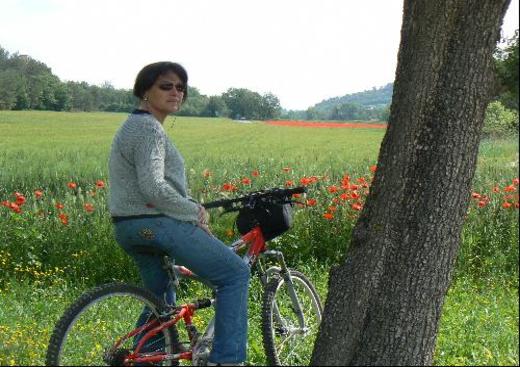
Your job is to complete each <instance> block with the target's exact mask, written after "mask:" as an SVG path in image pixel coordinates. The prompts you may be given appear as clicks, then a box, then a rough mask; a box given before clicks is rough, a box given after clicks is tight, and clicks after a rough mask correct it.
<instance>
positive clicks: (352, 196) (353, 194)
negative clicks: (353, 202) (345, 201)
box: [350, 191, 360, 199]
mask: <svg viewBox="0 0 520 367" xmlns="http://www.w3.org/2000/svg"><path fill="white" fill-rule="evenodd" d="M359 196H360V195H359V194H358V192H357V191H352V193H351V194H350V197H351V198H352V199H359Z"/></svg>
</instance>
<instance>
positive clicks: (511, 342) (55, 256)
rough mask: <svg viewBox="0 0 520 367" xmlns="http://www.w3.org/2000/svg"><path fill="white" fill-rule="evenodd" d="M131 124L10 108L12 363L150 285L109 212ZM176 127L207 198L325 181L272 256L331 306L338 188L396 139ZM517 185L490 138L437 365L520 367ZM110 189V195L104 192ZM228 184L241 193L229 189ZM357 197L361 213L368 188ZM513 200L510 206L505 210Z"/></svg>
mask: <svg viewBox="0 0 520 367" xmlns="http://www.w3.org/2000/svg"><path fill="white" fill-rule="evenodd" d="M125 117H126V115H125V114H118V113H65V112H36V111H33V112H14V111H13V112H11V111H0V167H1V168H0V201H6V200H9V201H15V200H16V197H15V195H14V194H13V193H14V192H18V193H20V194H22V195H23V196H24V198H25V199H26V200H25V203H23V205H22V206H21V209H22V213H20V214H18V213H14V212H13V211H12V210H10V209H9V208H7V207H4V206H0V304H1V305H2V307H0V364H2V365H3V364H42V363H43V355H44V352H45V347H46V342H47V339H48V337H49V335H50V332H51V330H52V325H53V323H54V322H55V321H56V319H57V318H58V317H59V315H60V312H62V311H63V309H64V307H66V305H67V303H68V302H70V301H71V300H72V299H73V298H74V297H75V296H77V295H78V294H79V293H81V291H83V290H84V289H86V288H88V287H90V286H92V285H94V284H100V283H103V282H106V281H110V280H114V279H115V280H124V281H129V282H134V283H135V282H138V281H139V278H138V275H137V272H136V269H135V267H134V266H133V264H132V263H131V261H130V260H129V259H128V257H127V256H126V255H125V254H124V253H123V252H122V251H121V250H120V249H119V248H118V246H117V244H115V242H114V239H113V234H112V229H111V225H110V222H109V216H108V214H107V211H106V190H107V189H108V188H109V182H108V180H107V159H108V152H109V148H110V143H111V139H112V136H113V134H114V132H115V131H116V129H117V128H118V126H119V125H120V124H121V122H122V121H123V120H124V119H125ZM165 127H166V130H167V132H168V134H169V135H170V136H171V138H172V140H173V141H174V143H175V144H176V145H177V147H178V148H179V150H180V151H181V152H182V154H183V155H184V158H185V160H186V167H187V176H188V180H189V184H190V188H191V195H192V196H193V197H195V198H197V199H199V200H201V201H209V200H213V199H217V198H221V197H224V196H234V195H237V194H238V193H240V192H245V191H249V190H256V189H262V188H267V187H274V186H284V185H286V184H288V181H292V183H293V184H294V185H299V184H300V180H301V179H302V178H312V177H314V181H313V182H314V183H312V184H310V185H309V192H308V194H307V199H316V205H314V206H311V207H308V208H305V209H299V210H297V212H296V215H295V224H294V227H293V229H292V230H291V231H290V232H288V233H287V234H285V235H284V236H281V237H280V239H279V240H278V241H275V243H273V246H274V247H279V248H283V250H284V253H286V254H287V257H288V259H289V261H290V263H291V265H294V266H296V267H298V268H300V269H302V270H303V271H304V272H305V273H307V274H311V275H312V278H313V280H314V281H316V283H317V284H318V288H319V291H320V293H321V294H322V296H323V297H325V295H326V284H327V271H328V269H329V267H330V266H331V265H332V264H334V263H337V262H338V261H340V260H341V256H342V254H343V253H344V252H345V248H346V246H347V243H348V240H349V238H350V231H351V229H352V226H353V225H354V224H355V219H356V217H357V215H358V211H356V210H354V209H352V203H353V202H354V201H352V200H350V199H349V200H342V199H339V197H338V195H339V194H340V192H335V191H334V190H332V189H331V187H333V186H335V187H336V188H337V187H339V186H340V185H341V182H342V179H343V178H344V176H345V175H349V176H350V179H351V181H352V182H354V183H357V184H359V185H360V186H361V183H362V182H370V177H371V175H372V172H371V171H370V166H372V165H374V164H376V162H377V155H378V150H379V145H380V143H381V140H382V138H383V135H384V130H376V129H333V128H330V129H329V128H320V129H312V128H293V127H278V126H266V125H263V124H262V123H260V122H255V123H251V124H243V123H237V122H233V121H231V120H228V119H203V118H185V117H182V118H181V117H178V118H168V119H167V120H166V122H165ZM517 177H518V141H517V139H516V138H511V139H506V140H500V141H493V140H489V141H483V142H482V144H481V147H480V155H479V160H478V166H477V173H476V176H475V179H474V185H473V191H474V193H475V194H478V195H480V198H478V197H475V198H474V199H472V203H471V205H470V210H469V212H468V218H467V221H466V225H465V227H464V232H463V242H462V246H461V252H460V256H459V259H458V262H457V268H456V275H455V282H454V285H453V287H452V289H451V290H450V292H449V294H448V297H447V299H446V304H445V308H444V314H443V318H442V323H441V330H440V333H439V337H438V348H437V352H436V360H435V361H436V364H439V365H443V364H457V365H473V364H478V365H486V364H500V365H507V364H518V209H517V208H515V203H518V186H517V185H516V186H515V185H514V184H513V183H512V182H513V179H514V178H517ZM244 178H247V179H249V180H250V183H244V182H247V181H242V179H244ZM98 180H102V181H103V182H104V183H105V184H106V186H105V187H104V188H99V187H97V186H96V182H97V181H98ZM69 182H74V183H75V184H76V185H77V187H76V188H75V189H71V188H69V187H68V186H67V184H68V183H69ZM226 183H227V184H232V185H234V186H236V187H237V190H238V191H237V192H226V191H223V190H222V187H223V185H224V184H226ZM495 187H496V188H497V189H495V191H497V192H494V191H493V189H494V188H495ZM508 187H509V190H506V188H508ZM513 188H514V191H513V190H512V189H513ZM35 190H40V191H41V192H42V197H41V198H39V199H37V198H35V197H34V191H35ZM358 191H359V194H360V198H359V199H358V200H357V201H359V202H360V203H361V204H362V202H363V200H364V197H365V196H364V191H363V189H362V188H360V189H359V190H358ZM481 201H482V202H485V205H482V206H483V207H482V208H480V207H479V202H481ZM505 202H507V203H510V204H511V206H510V207H509V208H504V207H503V205H504V203H505ZM58 203H60V204H62V205H63V208H62V209H58V208H57V207H56V204H58ZM85 204H91V205H92V207H93V208H94V211H93V212H88V211H86V210H85ZM331 206H332V207H334V209H331V208H330V207H331ZM325 213H331V214H332V215H333V218H330V219H326V218H324V217H323V214H325ZM60 214H61V215H66V216H67V220H66V224H63V222H62V218H60V217H59V215H60ZM211 226H212V228H213V229H214V232H215V233H216V234H217V235H218V236H219V237H220V238H222V239H224V240H226V241H230V240H231V239H232V238H234V237H236V234H234V233H233V216H232V215H226V216H219V215H218V213H214V215H213V216H212V219H211ZM295 244H297V246H295ZM310 259H313V261H310ZM255 292H256V293H258V292H259V290H256V291H253V292H252V293H253V294H255ZM188 293H189V292H188ZM258 317H259V315H258V307H257V306H256V304H255V302H254V301H253V302H252V303H251V336H250V341H249V347H250V351H249V362H250V363H252V364H254V363H262V361H263V356H262V350H261V342H260V340H261V337H260V334H259V331H258V329H255V327H254V325H255V324H257V322H256V321H258ZM264 363H265V362H264Z"/></svg>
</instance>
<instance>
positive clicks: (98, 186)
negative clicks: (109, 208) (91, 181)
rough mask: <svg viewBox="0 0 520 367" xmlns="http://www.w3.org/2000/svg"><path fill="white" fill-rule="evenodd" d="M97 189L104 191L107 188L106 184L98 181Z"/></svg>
mask: <svg viewBox="0 0 520 367" xmlns="http://www.w3.org/2000/svg"><path fill="white" fill-rule="evenodd" d="M96 187H97V188H98V189H103V188H105V182H103V180H97V181H96Z"/></svg>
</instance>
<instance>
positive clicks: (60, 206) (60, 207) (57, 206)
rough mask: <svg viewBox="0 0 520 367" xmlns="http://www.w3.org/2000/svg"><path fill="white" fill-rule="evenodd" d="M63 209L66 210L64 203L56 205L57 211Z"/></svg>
mask: <svg viewBox="0 0 520 367" xmlns="http://www.w3.org/2000/svg"><path fill="white" fill-rule="evenodd" d="M63 208H65V205H63V204H62V203H56V209H58V210H61V209H63Z"/></svg>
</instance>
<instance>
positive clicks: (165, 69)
mask: <svg viewBox="0 0 520 367" xmlns="http://www.w3.org/2000/svg"><path fill="white" fill-rule="evenodd" d="M169 72H172V73H174V74H176V75H177V76H178V77H179V79H180V80H181V81H182V83H183V84H184V88H185V90H184V95H183V96H182V102H185V101H186V98H188V73H187V72H186V69H184V68H183V67H182V66H181V65H180V64H177V63H176V62H170V61H160V62H154V63H153V64H150V65H146V66H145V67H144V68H142V69H141V71H140V72H139V74H137V77H136V78H135V84H134V96H136V97H137V98H139V99H143V97H144V94H145V93H146V91H147V90H149V89H150V88H151V87H152V86H153V85H154V83H155V82H156V81H157V79H158V78H159V77H160V76H161V75H164V74H167V73H169Z"/></svg>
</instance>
